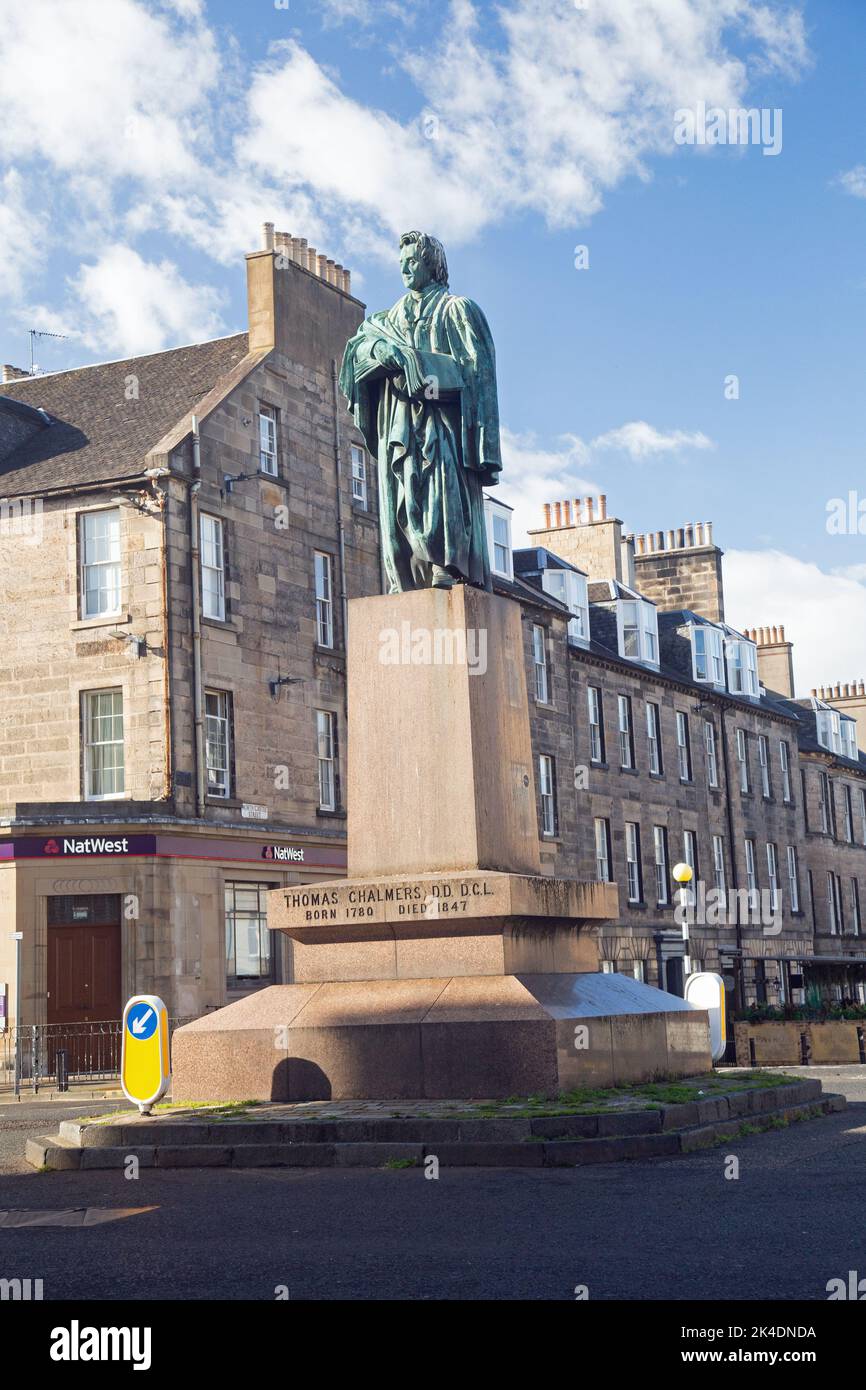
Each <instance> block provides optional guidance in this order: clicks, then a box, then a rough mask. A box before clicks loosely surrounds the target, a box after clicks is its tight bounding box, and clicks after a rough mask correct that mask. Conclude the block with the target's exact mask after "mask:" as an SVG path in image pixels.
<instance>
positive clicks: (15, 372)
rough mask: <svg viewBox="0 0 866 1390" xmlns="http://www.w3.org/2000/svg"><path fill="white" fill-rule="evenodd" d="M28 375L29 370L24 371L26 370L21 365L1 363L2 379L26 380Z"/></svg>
mask: <svg viewBox="0 0 866 1390" xmlns="http://www.w3.org/2000/svg"><path fill="white" fill-rule="evenodd" d="M29 377H30V373H29V372H26V371H25V370H24V368H23V367H13V366H11V365H10V363H8V362H4V364H3V380H4V381H26V380H28V379H29Z"/></svg>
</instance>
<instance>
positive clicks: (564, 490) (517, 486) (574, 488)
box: [491, 426, 598, 546]
mask: <svg viewBox="0 0 866 1390" xmlns="http://www.w3.org/2000/svg"><path fill="white" fill-rule="evenodd" d="M501 433H502V464H503V470H502V471H503V482H502V483H501V484H500V485H499V486H498V487H496V488H493V489H491V495H492V496H494V497H496V498H497V499H498V500H499V501H502V502H507V503H508V505H509V507H513V508H514V517H513V518H512V540H513V542H514V544H515V545H517V546H520V545H527V544H528V543H529V542H528V539H527V535H526V533H527V531H528V530H529V529H530V528H535V529H537V528H538V527H539V526H542V525H543V524H544V522H543V512H542V507H543V504H544V503H545V502H556V501H560V500H561V499H563V498H565V497H569V498H574V497H590V496H591V497H596V496H598V485H597V484H596V483H592V482H587V480H586V479H585V478H584V477H583V476H582V475H581V473H580V472H579V470H582V469H583V468H585V467H586V465H587V463H588V461H589V460H588V453H587V448H586V445H585V444H584V443H583V441H582V440H580V439H578V438H577V436H576V435H566V436H564V437H563V438H562V439H560V441H559V445H560V447H559V448H558V449H545V448H542V447H541V445H540V444H539V443H538V440H537V439H536V437H535V436H534V435H532V434H515V433H513V432H512V431H511V430H509V429H507V428H506V427H504V426H503V428H502V432H501Z"/></svg>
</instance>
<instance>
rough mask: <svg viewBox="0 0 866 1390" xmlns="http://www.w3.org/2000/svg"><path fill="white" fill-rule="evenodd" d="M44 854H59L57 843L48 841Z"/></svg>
mask: <svg viewBox="0 0 866 1390" xmlns="http://www.w3.org/2000/svg"><path fill="white" fill-rule="evenodd" d="M45 853H46V854H59V853H60V846H59V845H58V843H57V841H56V840H49V841H48V842H47V844H46V846H45Z"/></svg>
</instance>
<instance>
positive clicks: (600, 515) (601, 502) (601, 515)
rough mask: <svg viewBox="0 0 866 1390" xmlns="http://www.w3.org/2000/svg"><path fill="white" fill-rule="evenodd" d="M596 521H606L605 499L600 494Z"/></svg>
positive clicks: (603, 494) (602, 494)
mask: <svg viewBox="0 0 866 1390" xmlns="http://www.w3.org/2000/svg"><path fill="white" fill-rule="evenodd" d="M598 519H599V521H606V520H607V497H606V495H605V493H601V495H600V497H599V499H598Z"/></svg>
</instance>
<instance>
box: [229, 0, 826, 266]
mask: <svg viewBox="0 0 866 1390" xmlns="http://www.w3.org/2000/svg"><path fill="white" fill-rule="evenodd" d="M340 8H342V9H344V10H347V9H349V8H352V9H354V10H359V9H360V8H362V7H360V6H358V5H352V6H349V5H347V4H345V3H344V4H342V5H341V6H340ZM482 13H485V14H486V19H487V22H488V27H486V28H485V29H484V32H483V34H482V32H481V31H480V27H479V15H480V14H482ZM496 19H497V20H498V22H499V24H498V28H497V27H496V21H494V19H493V16H492V15H491V13H490V12H489V11H486V12H485V11H483V10H482V9H481V7H478V6H476V5H474V4H472V3H471V0H452V3H451V6H450V13H449V16H448V19H447V22H445V23H443V25H442V26H441V38H440V39H439V41H438V42H437V45H436V46H435V47H433V48H429V47H426V48H419V49H417V50H415V51H413V52H410V53H408V54H406V55H404V57H403V59H402V62H403V66H404V68H405V70H406V72H407V73H408V75H409V76H410V77H411V78H412V80H413V81H414V83H415V86H416V89H417V92H418V95H419V98H420V101H419V106H418V110H417V114H416V116H415V118H414V119H411V120H398V119H396V118H395V117H393V116H391V115H390V114H388V113H387V112H386V111H384V110H381V109H377V108H376V107H375V106H374V105H371V104H368V102H366V101H364V100H356V99H355V98H353V97H352V96H350V95H348V94H347V93H345V92H344V91H343V90H342V89H341V88H340V86H339V85H338V82H337V80H336V79H335V78H334V77H333V76H332V75H330V74H329V73H326V72H325V71H324V70H323V68H322V67H320V66H319V64H318V63H316V62H315V60H314V59H313V58H312V57H311V56H310V54H309V53H307V52H306V50H305V49H303V48H302V47H301V46H300V44H298V43H297V42H296V41H294V40H293V41H288V42H285V43H284V44H281V45H278V46H277V47H276V48H275V49H274V50H273V51H272V54H271V56H270V58H269V59H268V61H267V62H266V63H265V64H264V65H263V66H262V67H261V68H260V69H259V70H258V71H257V72H256V74H255V76H254V78H253V81H252V84H251V89H250V99H249V115H250V119H249V126H248V129H247V131H246V134H245V135H244V137H243V138H242V139H241V141H240V142H239V147H238V158H239V161H240V162H241V163H242V164H243V163H244V162H246V161H251V162H252V163H254V164H255V165H256V166H257V167H258V168H259V169H260V170H261V169H266V168H271V169H272V170H273V172H274V173H278V174H279V175H280V176H281V178H282V179H284V180H285V181H286V182H287V184H288V186H289V187H290V188H297V187H302V188H304V189H305V190H307V191H309V192H310V193H311V194H312V195H313V196H314V197H315V199H316V201H317V203H318V205H319V206H320V207H321V209H322V210H323V212H324V213H325V215H326V216H327V217H328V219H329V220H330V221H332V222H334V223H336V224H338V225H339V223H340V220H341V218H343V217H344V216H345V215H346V214H347V213H348V214H349V215H350V216H352V217H353V218H354V220H355V221H356V223H358V224H360V225H366V227H367V228H368V232H367V237H368V241H369V243H370V244H371V245H372V244H374V243H375V240H376V234H377V233H378V235H379V237H381V236H382V235H383V234H384V233H388V234H390V235H391V236H393V234H394V233H395V232H398V231H402V230H405V228H406V227H407V226H409V225H413V226H414V225H420V224H422V223H423V225H425V226H427V227H430V228H431V230H435V231H436V232H437V233H438V234H439V235H440V236H442V237H443V238H445V239H448V240H451V241H456V242H460V241H464V240H467V239H469V238H471V237H473V236H476V235H477V234H479V233H480V232H482V231H483V230H484V229H485V228H486V227H488V226H491V225H493V224H496V223H497V222H500V221H502V220H503V219H504V218H506V217H510V216H514V215H517V214H519V213H521V212H524V211H527V210H528V211H535V212H538V213H540V214H541V215H542V216H543V217H544V218H545V219H546V220H547V221H548V223H549V224H550V225H552V226H563V225H569V224H574V223H579V222H581V221H584V220H585V219H586V218H588V217H590V216H591V215H592V214H594V213H595V212H597V211H598V209H599V208H600V207H601V204H602V198H603V195H604V192H605V191H606V190H607V189H609V188H612V187H613V186H614V185H616V184H617V183H619V182H620V181H621V180H622V179H624V178H625V177H627V176H629V175H638V176H640V177H647V168H646V160H647V158H648V157H649V156H650V155H654V154H660V153H663V154H670V155H672V154H674V153H675V151H676V146H675V145H674V142H673V127H674V112H675V111H676V109H677V108H679V107H681V106H685V105H693V104H694V103H695V102H696V101H697V100H698V99H703V100H704V101H706V102H707V103H708V104H710V105H719V106H724V107H730V106H737V105H739V104H740V103H741V100H742V98H743V97H744V95H745V92H746V90H747V88H748V85H749V80H750V76H751V74H752V73H753V72H755V71H757V70H761V71H766V70H767V68H774V69H775V68H778V69H780V70H783V71H786V72H789V73H790V72H793V71H794V70H795V69H797V67H798V65H800V64H801V63H802V61H805V43H804V40H803V39H802V21H801V20H800V18H799V16H798V14H797V12H796V11H795V10H790V9H787V8H786V9H783V10H778V9H773V10H771V9H770V7H768V6H765V5H759V4H755V3H754V0H642V2H641V3H640V4H635V0H605V3H604V4H603V5H602V4H592V5H590V6H589V8H588V9H587V10H585V11H584V10H578V9H577V8H576V7H574V6H570V5H567V4H561V5H552V4H550V3H549V0H510V3H508V4H505V5H503V6H501V7H500V8H499V9H498V10H497V11H496ZM734 35H736V36H738V37H739V38H741V39H742V38H743V37H744V36H746V37H747V38H748V39H750V40H752V41H754V42H756V43H757V45H758V46H757V48H756V49H755V51H754V54H753V55H752V56H750V57H747V58H745V59H740V58H738V57H735V56H734V55H733V53H732V52H731V51H730V49H729V48H728V47H726V41H729V40H730V39H731V37H732V36H734ZM798 36H799V38H798ZM431 115H432V116H433V117H435V126H434V125H431V123H430V122H429V121H428V123H427V124H426V126H425V124H424V118H425V116H431ZM431 129H434V130H435V138H430V131H431ZM425 132H426V133H425Z"/></svg>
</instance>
